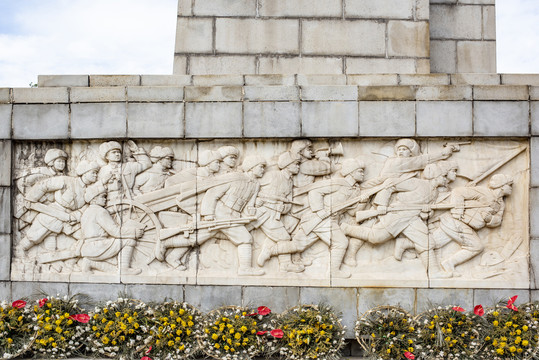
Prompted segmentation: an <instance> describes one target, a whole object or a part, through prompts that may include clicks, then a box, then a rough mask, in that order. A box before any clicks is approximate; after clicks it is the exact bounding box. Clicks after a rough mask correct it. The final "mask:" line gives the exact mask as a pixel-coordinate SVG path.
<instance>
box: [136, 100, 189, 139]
mask: <svg viewBox="0 0 539 360" xmlns="http://www.w3.org/2000/svg"><path fill="white" fill-rule="evenodd" d="M183 107H184V105H183V104H170V103H168V104H163V103H152V104H129V105H128V106H127V137H130V138H175V139H177V138H181V137H183V135H184V134H183ZM156 123H158V124H159V126H156Z"/></svg>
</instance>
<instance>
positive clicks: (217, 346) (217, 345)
mask: <svg viewBox="0 0 539 360" xmlns="http://www.w3.org/2000/svg"><path fill="white" fill-rule="evenodd" d="M213 347H215V348H216V349H219V348H220V347H221V345H219V344H215V345H213Z"/></svg>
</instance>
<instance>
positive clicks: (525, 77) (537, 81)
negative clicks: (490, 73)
mask: <svg viewBox="0 0 539 360" xmlns="http://www.w3.org/2000/svg"><path fill="white" fill-rule="evenodd" d="M501 77H502V84H503V85H532V87H531V90H533V89H534V88H535V89H536V88H537V86H539V74H501ZM530 92H531V91H530ZM532 100H534V99H533V97H532ZM535 100H537V99H535Z"/></svg>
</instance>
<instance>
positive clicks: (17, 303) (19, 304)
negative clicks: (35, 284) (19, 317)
mask: <svg viewBox="0 0 539 360" xmlns="http://www.w3.org/2000/svg"><path fill="white" fill-rule="evenodd" d="M11 306H13V307H14V308H17V309H22V308H23V307H25V306H26V301H24V300H17V301H14V302H13V304H11Z"/></svg>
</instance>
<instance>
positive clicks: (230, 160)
mask: <svg viewBox="0 0 539 360" xmlns="http://www.w3.org/2000/svg"><path fill="white" fill-rule="evenodd" d="M217 151H218V152H219V154H220V155H221V164H220V165H221V169H220V170H219V173H220V174H228V173H229V172H233V171H237V170H236V164H237V162H238V157H239V156H240V151H239V150H238V149H237V148H236V147H234V146H221V147H220V148H219V149H218V150H217Z"/></svg>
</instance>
